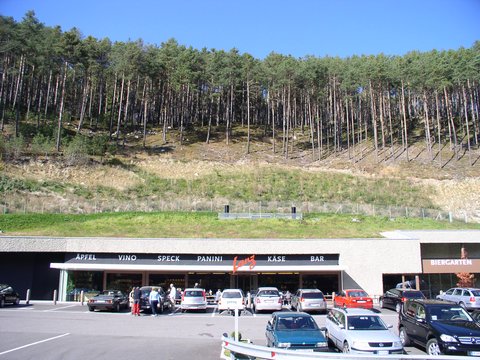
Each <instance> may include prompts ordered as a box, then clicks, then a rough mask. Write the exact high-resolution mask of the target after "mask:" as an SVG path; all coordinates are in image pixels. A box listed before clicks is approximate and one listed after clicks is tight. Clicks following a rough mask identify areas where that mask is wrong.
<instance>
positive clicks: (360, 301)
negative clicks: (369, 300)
mask: <svg viewBox="0 0 480 360" xmlns="http://www.w3.org/2000/svg"><path fill="white" fill-rule="evenodd" d="M365 302H366V301H365V300H358V301H357V303H362V304H363V303H365Z"/></svg>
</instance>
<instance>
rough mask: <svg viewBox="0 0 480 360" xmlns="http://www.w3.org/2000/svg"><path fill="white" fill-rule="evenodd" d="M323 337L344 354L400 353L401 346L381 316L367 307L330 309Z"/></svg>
mask: <svg viewBox="0 0 480 360" xmlns="http://www.w3.org/2000/svg"><path fill="white" fill-rule="evenodd" d="M326 327H327V330H326V336H327V338H328V340H329V342H331V343H332V344H333V345H334V346H335V347H337V348H338V349H340V350H341V351H343V352H344V353H354V354H367V355H368V354H375V355H389V354H403V345H402V342H401V340H400V338H399V337H398V335H396V334H394V333H393V332H391V331H390V330H388V328H390V327H391V326H387V325H386V324H385V323H384V322H383V320H382V319H381V318H380V316H379V315H378V314H377V313H375V312H373V311H371V310H368V309H359V308H356V309H353V308H349V309H338V308H335V309H332V310H330V312H329V313H328V315H327V319H326Z"/></svg>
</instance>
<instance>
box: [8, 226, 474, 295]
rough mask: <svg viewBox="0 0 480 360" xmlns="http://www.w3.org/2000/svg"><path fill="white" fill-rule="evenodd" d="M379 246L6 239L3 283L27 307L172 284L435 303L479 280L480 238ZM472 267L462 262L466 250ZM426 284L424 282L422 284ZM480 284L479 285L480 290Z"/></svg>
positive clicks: (459, 235)
mask: <svg viewBox="0 0 480 360" xmlns="http://www.w3.org/2000/svg"><path fill="white" fill-rule="evenodd" d="M383 236H384V237H383V238H376V239H177V238H175V239H167V238H155V239H153V238H80V237H76V238H61V237H21V236H14V237H11V236H2V237H0V283H8V284H10V285H12V286H14V287H15V288H16V289H17V291H19V293H20V294H21V295H22V298H24V294H25V293H26V291H27V289H30V290H31V294H32V299H52V297H53V293H54V291H56V292H57V293H58V299H59V300H72V294H74V293H75V290H79V289H81V290H84V291H95V290H96V291H98V290H102V289H106V288H117V289H120V290H124V291H129V290H130V289H131V288H132V286H142V285H157V286H162V287H165V288H166V287H168V286H169V284H171V283H173V284H175V285H176V286H177V287H180V288H186V287H190V286H193V284H195V283H198V284H199V285H200V286H202V287H204V288H206V289H207V290H212V291H213V292H215V291H216V290H217V289H224V288H233V287H235V288H237V287H238V288H242V289H243V290H244V291H249V290H253V289H256V288H258V287H259V286H276V287H278V288H279V289H281V290H290V291H291V292H293V291H295V290H296V289H297V288H301V287H316V288H319V289H321V290H322V291H323V292H324V293H326V294H331V293H332V292H338V291H339V290H342V289H347V288H361V289H364V290H365V291H367V292H368V293H369V294H370V295H372V296H378V295H381V294H383V292H384V291H385V290H388V289H389V288H391V287H395V285H396V284H398V283H400V282H405V281H411V280H413V279H417V284H418V285H419V286H420V287H421V288H422V290H424V291H425V292H426V293H427V296H431V297H433V296H435V295H436V294H438V292H439V291H440V290H446V289H448V288H449V287H452V286H455V284H456V282H457V281H458V279H457V277H456V274H457V273H460V272H467V273H472V274H474V276H475V277H477V276H478V274H479V273H480V231H412V232H408V231H395V232H389V233H385V234H383ZM462 248H464V250H465V249H466V251H467V253H468V259H461V256H460V254H461V249H462ZM418 279H420V281H418ZM479 284H480V283H479Z"/></svg>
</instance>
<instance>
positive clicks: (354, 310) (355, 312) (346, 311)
mask: <svg viewBox="0 0 480 360" xmlns="http://www.w3.org/2000/svg"><path fill="white" fill-rule="evenodd" d="M332 310H337V311H340V312H343V313H344V314H346V315H347V316H351V315H354V316H361V315H368V316H372V315H375V316H379V315H378V313H376V312H374V311H372V310H370V309H361V308H348V309H347V308H334V309H332Z"/></svg>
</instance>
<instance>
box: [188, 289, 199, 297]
mask: <svg viewBox="0 0 480 360" xmlns="http://www.w3.org/2000/svg"><path fill="white" fill-rule="evenodd" d="M188 296H191V297H202V296H203V291H200V290H188V291H185V297H188Z"/></svg>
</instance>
